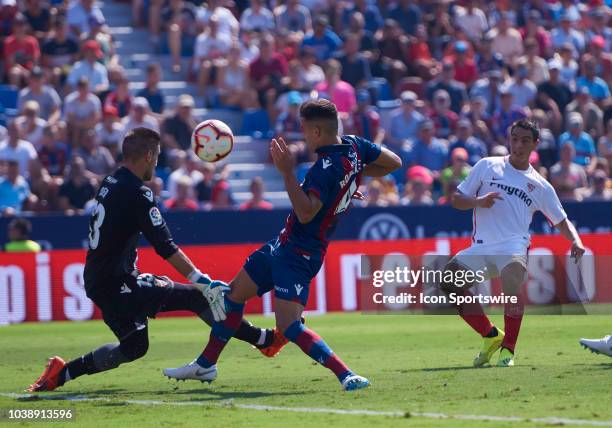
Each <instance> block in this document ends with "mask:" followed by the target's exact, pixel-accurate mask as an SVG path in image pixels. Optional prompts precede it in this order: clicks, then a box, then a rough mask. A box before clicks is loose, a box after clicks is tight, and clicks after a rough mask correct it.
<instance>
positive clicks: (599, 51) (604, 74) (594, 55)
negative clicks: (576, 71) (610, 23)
mask: <svg viewBox="0 0 612 428" xmlns="http://www.w3.org/2000/svg"><path fill="white" fill-rule="evenodd" d="M607 30H610V28H607ZM610 31H612V30H610ZM605 45H606V41H605V39H604V38H603V37H602V36H599V35H597V36H595V37H593V38H592V39H591V42H590V43H589V48H590V51H589V52H588V53H586V54H585V55H583V57H582V68H583V69H584V67H585V66H586V62H587V60H589V59H593V61H595V73H596V74H597V75H598V76H599V77H601V78H602V79H603V80H604V81H605V82H611V81H612V52H610V50H611V49H609V48H608V49H605ZM608 89H609V88H608Z"/></svg>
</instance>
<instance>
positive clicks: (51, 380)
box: [26, 357, 66, 392]
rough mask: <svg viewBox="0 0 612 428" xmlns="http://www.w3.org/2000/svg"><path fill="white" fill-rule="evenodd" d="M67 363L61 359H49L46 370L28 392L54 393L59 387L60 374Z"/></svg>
mask: <svg viewBox="0 0 612 428" xmlns="http://www.w3.org/2000/svg"><path fill="white" fill-rule="evenodd" d="M65 365H66V363H65V362H64V360H62V359H61V358H60V357H53V358H49V361H48V362H47V366H46V367H45V370H44V371H43V372H42V374H41V375H40V377H39V378H38V379H37V380H36V382H34V383H33V384H32V385H30V386H29V387H28V389H26V391H28V392H41V391H53V390H54V389H55V388H57V387H58V386H59V385H58V383H59V380H60V379H59V378H60V373H61V372H62V369H63V368H64V366H65Z"/></svg>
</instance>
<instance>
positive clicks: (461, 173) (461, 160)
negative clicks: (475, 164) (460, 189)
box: [440, 147, 471, 195]
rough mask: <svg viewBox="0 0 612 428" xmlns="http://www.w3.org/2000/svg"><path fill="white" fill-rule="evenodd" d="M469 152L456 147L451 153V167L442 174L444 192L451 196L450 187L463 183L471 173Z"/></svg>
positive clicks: (441, 181)
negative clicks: (453, 183) (453, 184)
mask: <svg viewBox="0 0 612 428" xmlns="http://www.w3.org/2000/svg"><path fill="white" fill-rule="evenodd" d="M470 169H471V168H470V165H469V164H468V152H467V150H465V149H464V148H462V147H456V148H454V149H453V150H452V151H451V152H450V165H449V166H448V167H446V168H444V169H443V170H442V172H441V173H440V184H441V185H442V192H443V194H445V195H449V194H450V193H449V192H448V186H450V183H451V182H457V183H461V182H462V181H463V180H465V178H466V177H467V176H468V174H469V173H470Z"/></svg>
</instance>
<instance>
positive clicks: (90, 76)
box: [67, 60, 108, 90]
mask: <svg viewBox="0 0 612 428" xmlns="http://www.w3.org/2000/svg"><path fill="white" fill-rule="evenodd" d="M82 77H85V78H87V81H88V82H89V87H90V88H91V89H92V90H95V89H96V88H97V87H98V86H108V71H107V70H106V67H104V66H103V65H102V64H100V63H99V62H97V61H96V62H94V63H93V64H90V63H89V62H87V61H85V60H83V61H78V62H77V63H76V64H74V67H72V70H70V74H69V75H68V79H67V81H68V84H69V85H70V86H72V87H73V88H75V87H76V85H77V83H78V81H79V79H81V78H82Z"/></svg>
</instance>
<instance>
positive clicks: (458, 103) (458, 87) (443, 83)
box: [427, 61, 468, 114]
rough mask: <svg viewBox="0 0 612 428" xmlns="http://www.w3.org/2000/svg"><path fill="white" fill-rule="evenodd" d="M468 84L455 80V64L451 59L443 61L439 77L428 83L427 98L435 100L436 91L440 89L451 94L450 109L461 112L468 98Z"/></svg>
mask: <svg viewBox="0 0 612 428" xmlns="http://www.w3.org/2000/svg"><path fill="white" fill-rule="evenodd" d="M465 88H466V86H465V84H464V83H461V82H459V81H457V80H455V66H454V64H453V63H452V62H450V61H444V62H443V63H442V72H441V73H440V75H439V77H438V78H437V79H435V80H433V81H431V82H430V83H429V84H428V85H427V99H428V100H429V101H433V97H434V93H436V92H437V91H440V90H444V91H446V93H447V94H449V95H450V100H451V104H450V109H451V110H452V111H454V112H455V113H457V114H459V112H461V108H462V107H463V104H464V103H465V102H466V101H467V100H468V96H467V92H466V89H465Z"/></svg>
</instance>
